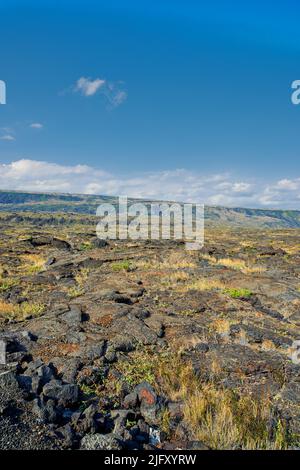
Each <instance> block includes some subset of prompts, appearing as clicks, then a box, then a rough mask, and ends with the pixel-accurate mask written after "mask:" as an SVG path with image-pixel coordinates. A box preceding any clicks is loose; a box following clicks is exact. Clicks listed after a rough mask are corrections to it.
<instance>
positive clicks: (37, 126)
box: [30, 122, 44, 129]
mask: <svg viewBox="0 0 300 470" xmlns="http://www.w3.org/2000/svg"><path fill="white" fill-rule="evenodd" d="M30 127H31V128H32V129H42V128H43V127H44V126H43V124H41V123H40V122H33V123H32V124H30Z"/></svg>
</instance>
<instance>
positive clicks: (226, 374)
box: [0, 214, 300, 449]
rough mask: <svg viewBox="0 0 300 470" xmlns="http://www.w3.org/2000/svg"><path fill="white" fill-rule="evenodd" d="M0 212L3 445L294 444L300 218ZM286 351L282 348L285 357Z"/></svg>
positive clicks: (299, 437)
mask: <svg viewBox="0 0 300 470" xmlns="http://www.w3.org/2000/svg"><path fill="white" fill-rule="evenodd" d="M54 222H55V217H54V218H53V217H50V218H48V219H47V218H46V216H45V219H44V222H43V219H42V218H38V219H37V218H36V217H33V218H32V219H31V218H30V216H29V215H28V214H27V215H26V220H25V221H24V219H22V220H20V219H18V218H16V219H15V220H14V219H12V218H10V219H9V222H7V221H6V223H2V224H1V226H0V340H1V341H3V342H4V343H5V344H6V352H7V354H6V364H2V365H1V366H0V389H1V391H0V448H2V449H46V448H50V449H57V448H58V449H70V448H75V449H122V448H125V449H153V448H154V449H155V448H163V449H207V448H209V449H224V448H227V449H228V448H231V449H240V448H242V449H248V448H250V449H252V448H268V449H281V448H298V447H299V441H300V393H299V392H300V366H299V365H297V363H296V362H297V361H295V357H296V356H295V350H294V349H293V348H294V346H293V342H294V341H295V340H298V339H300V338H299V337H300V332H299V327H300V289H299V288H300V281H299V275H300V266H299V261H300V242H299V230H298V229H295V230H272V231H271V230H259V231H257V230H253V229H247V230H246V229H244V230H243V229H238V230H229V229H225V228H224V229H220V228H218V229H214V228H213V227H212V228H208V229H207V231H206V243H205V247H204V249H203V250H201V251H199V252H188V251H186V250H185V246H184V244H181V243H175V242H171V241H165V242H150V241H149V242H129V241H116V242H112V241H110V242H109V243H103V242H101V241H99V240H98V239H97V238H96V237H95V227H94V223H93V221H92V220H91V221H90V225H89V224H88V223H87V221H85V224H84V225H83V224H82V225H81V224H80V221H79V219H78V220H75V221H74V220H71V219H70V220H68V217H66V219H65V220H64V221H63V223H61V222H60V224H59V225H56V224H55V223H54ZM292 357H294V360H292Z"/></svg>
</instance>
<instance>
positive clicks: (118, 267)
mask: <svg viewBox="0 0 300 470" xmlns="http://www.w3.org/2000/svg"><path fill="white" fill-rule="evenodd" d="M111 269H112V270H113V271H114V272H120V271H127V272H129V271H133V270H134V269H135V265H134V264H133V263H132V262H131V261H129V260H124V261H116V262H114V263H111Z"/></svg>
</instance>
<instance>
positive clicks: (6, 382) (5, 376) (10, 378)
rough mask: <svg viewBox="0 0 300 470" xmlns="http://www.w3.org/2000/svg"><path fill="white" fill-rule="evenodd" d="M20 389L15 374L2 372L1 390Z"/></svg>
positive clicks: (0, 373) (0, 375)
mask: <svg viewBox="0 0 300 470" xmlns="http://www.w3.org/2000/svg"><path fill="white" fill-rule="evenodd" d="M12 386H13V387H18V381H17V377H16V374H15V372H13V371H5V372H0V388H6V387H7V388H8V387H12Z"/></svg>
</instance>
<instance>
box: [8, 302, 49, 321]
mask: <svg viewBox="0 0 300 470" xmlns="http://www.w3.org/2000/svg"><path fill="white" fill-rule="evenodd" d="M44 310H45V306H44V305H43V304H41V303H35V302H34V303H30V302H23V303H22V304H20V305H15V304H11V303H9V302H6V301H4V300H0V317H2V319H6V318H7V319H9V320H17V321H22V320H26V319H27V318H30V317H39V316H40V315H42V313H43V312H44Z"/></svg>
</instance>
